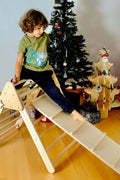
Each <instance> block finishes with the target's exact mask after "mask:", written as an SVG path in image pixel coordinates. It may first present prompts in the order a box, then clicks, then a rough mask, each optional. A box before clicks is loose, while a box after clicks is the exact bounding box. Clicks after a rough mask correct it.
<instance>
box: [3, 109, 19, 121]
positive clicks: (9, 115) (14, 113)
mask: <svg viewBox="0 0 120 180" xmlns="http://www.w3.org/2000/svg"><path fill="white" fill-rule="evenodd" d="M17 113H18V111H16V112H14V113H13V114H10V115H9V116H7V117H5V118H4V119H2V120H0V123H2V122H4V121H6V120H7V119H9V118H11V117H12V116H14V115H16V114H17Z"/></svg>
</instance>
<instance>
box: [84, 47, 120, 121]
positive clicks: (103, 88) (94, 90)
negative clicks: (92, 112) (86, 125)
mask: <svg viewBox="0 0 120 180" xmlns="http://www.w3.org/2000/svg"><path fill="white" fill-rule="evenodd" d="M108 53H109V50H106V49H105V48H103V49H102V50H100V55H101V58H100V60H99V61H98V62H97V63H95V66H96V71H95V73H94V74H93V75H92V76H89V78H88V79H89V80H90V81H91V83H92V87H89V88H86V89H85V92H87V93H88V94H90V98H91V99H90V101H91V102H94V103H95V104H96V106H97V110H99V111H100V112H101V118H107V117H108V110H111V108H112V107H118V106H120V102H119V101H117V100H115V95H116V94H118V93H119V90H118V89H117V88H115V87H114V83H116V82H117V78H116V77H115V76H112V75H111V71H110V68H111V67H112V66H113V63H110V62H109V61H108V56H109V54H108Z"/></svg>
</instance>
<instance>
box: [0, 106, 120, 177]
mask: <svg viewBox="0 0 120 180" xmlns="http://www.w3.org/2000/svg"><path fill="white" fill-rule="evenodd" d="M51 124H52V123H42V122H40V121H39V122H38V123H37V125H36V129H37V130H38V131H39V134H41V133H42V132H43V130H44V129H46V128H48V127H49V126H51ZM95 126H96V127H97V128H99V129H100V130H101V131H103V132H106V133H107V135H108V136H109V137H110V138H112V139H113V140H114V141H116V142H117V143H118V144H120V109H112V110H111V111H110V112H109V118H107V119H101V122H100V123H98V124H96V125H95ZM61 133H62V131H61V130H60V129H59V128H57V127H56V126H55V127H54V128H53V129H52V130H51V132H49V134H46V136H45V137H44V140H43V142H44V145H45V146H48V144H49V143H50V142H51V140H52V139H54V138H56V136H59V135H60V134H61ZM71 140H72V139H71V138H70V137H68V135H66V136H65V137H64V138H63V139H62V140H60V141H59V142H58V143H57V144H56V147H55V149H51V152H50V154H51V155H50V158H51V159H52V158H54V157H55V156H56V154H58V153H59V151H60V150H61V149H62V148H64V147H65V146H66V145H67V143H68V142H70V141H71ZM55 168H56V172H55V173H54V174H50V173H48V172H47V170H46V167H45V166H44V164H43V162H42V160H41V157H40V155H39V154H38V151H37V149H36V147H35V145H34V143H33V141H32V139H31V137H30V135H29V133H28V131H27V129H26V127H25V126H24V125H23V126H22V128H21V129H20V130H19V131H17V130H16V129H15V130H12V132H11V133H9V134H7V135H6V136H4V137H2V139H1V141H0V180H61V179H62V180H64V179H66V180H67V179H70V180H86V179H87V180H119V179H120V175H119V174H117V173H116V172H115V171H113V170H112V169H111V168H109V167H108V166H107V165H106V164H104V163H103V162H102V161H101V160H99V159H98V158H97V157H95V156H94V155H93V154H91V153H90V152H89V151H88V150H86V149H85V148H84V147H82V146H81V145H80V144H78V143H77V142H76V143H75V144H74V145H73V146H72V147H71V148H70V149H69V150H68V151H67V152H66V153H65V154H64V155H63V156H62V157H61V158H60V159H59V160H58V161H57V163H56V164H55Z"/></svg>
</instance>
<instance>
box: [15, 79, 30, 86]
mask: <svg viewBox="0 0 120 180" xmlns="http://www.w3.org/2000/svg"><path fill="white" fill-rule="evenodd" d="M27 80H28V79H22V80H20V81H19V82H18V83H17V84H14V86H17V85H19V84H22V83H24V82H26V81H27Z"/></svg>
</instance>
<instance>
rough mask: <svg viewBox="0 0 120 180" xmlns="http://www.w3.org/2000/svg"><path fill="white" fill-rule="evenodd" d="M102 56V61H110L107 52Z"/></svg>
mask: <svg viewBox="0 0 120 180" xmlns="http://www.w3.org/2000/svg"><path fill="white" fill-rule="evenodd" d="M101 57H102V61H103V62H108V56H107V54H103V55H102V56H101Z"/></svg>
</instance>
